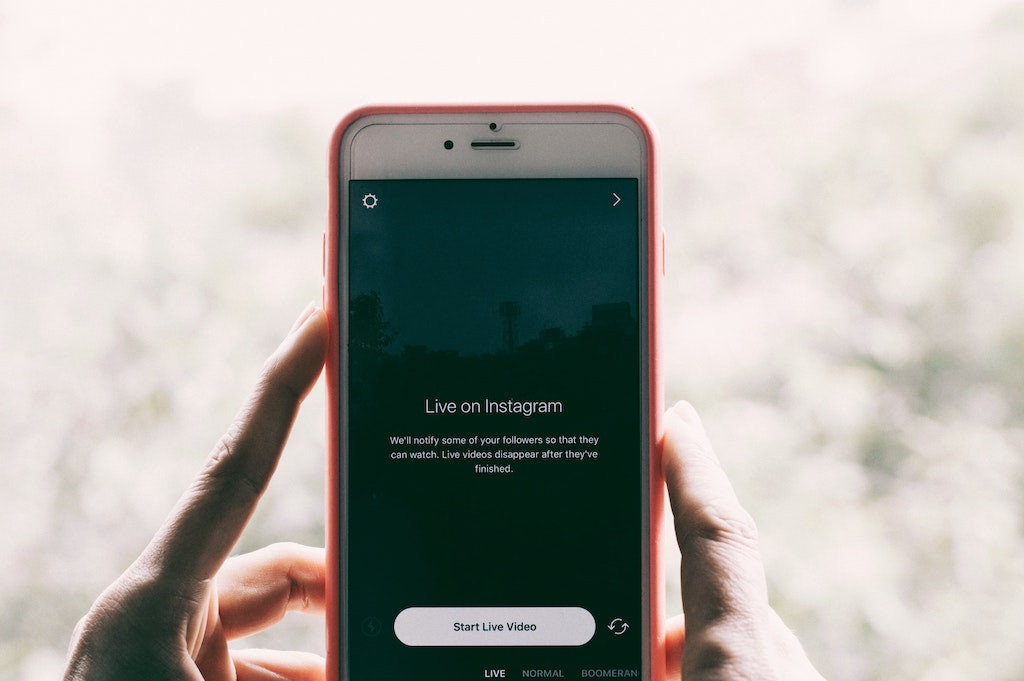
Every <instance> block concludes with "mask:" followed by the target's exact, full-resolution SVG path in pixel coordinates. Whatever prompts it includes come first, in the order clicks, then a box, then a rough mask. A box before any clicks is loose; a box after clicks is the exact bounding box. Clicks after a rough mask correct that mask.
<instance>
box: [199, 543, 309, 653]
mask: <svg viewBox="0 0 1024 681" xmlns="http://www.w3.org/2000/svg"><path fill="white" fill-rule="evenodd" d="M324 576H325V572H324V550H323V549H320V548H313V547H311V546H301V545H299V544H273V545H271V546H268V547H266V548H262V549H260V550H258V551H254V552H252V553H247V554H244V555H241V556H235V557H234V558H229V559H228V560H227V561H226V562H225V563H224V567H222V568H221V570H220V572H219V573H217V591H218V597H219V599H220V620H221V626H223V627H224V633H225V635H226V636H227V638H228V639H229V640H231V639H235V638H239V637H241V636H248V635H249V634H254V633H256V632H257V631H262V630H263V629H266V628H267V627H269V626H271V625H272V624H275V623H277V622H279V621H280V620H281V619H282V618H283V617H284V616H285V613H287V612H289V611H298V612H305V613H310V614H315V613H322V612H323V611H324Z"/></svg>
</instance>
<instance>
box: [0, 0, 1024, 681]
mask: <svg viewBox="0 0 1024 681" xmlns="http://www.w3.org/2000/svg"><path fill="white" fill-rule="evenodd" d="M831 7H832V9H831V12H832V14H830V15H829V16H830V17H831V18H830V19H829V21H830V22H832V23H831V24H828V25H839V24H844V22H852V23H857V22H859V24H858V26H859V28H857V29H856V30H855V31H853V32H852V33H843V34H842V35H844V36H846V40H847V41H848V42H849V44H837V45H833V46H830V47H831V48H832V49H829V50H825V49H823V48H822V47H821V41H822V40H827V36H825V37H818V39H817V41H814V40H811V41H801V40H798V39H796V38H795V37H792V36H790V37H789V39H788V40H779V41H777V43H773V44H771V45H768V46H765V47H763V48H761V49H760V50H758V51H757V52H756V53H754V54H751V55H749V56H748V57H745V58H743V59H741V60H738V61H737V63H735V64H733V65H731V66H730V67H729V68H726V69H724V70H723V71H722V72H721V73H718V74H717V75H715V76H714V77H709V78H707V79H706V80H703V81H700V82H698V83H688V84H686V85H685V86H683V85H680V84H675V83H663V84H659V86H658V88H657V90H658V94H657V95H656V96H655V97H653V98H652V100H651V102H650V103H649V104H648V105H646V107H645V108H646V109H647V113H648V114H649V115H650V116H651V118H652V119H653V120H654V122H655V124H656V126H657V127H658V128H659V129H660V132H661V142H662V165H663V173H664V175H663V190H664V191H663V194H664V218H665V226H666V231H667V232H668V245H669V265H668V270H669V274H668V276H667V277H666V285H665V294H666V295H665V339H666V344H665V358H664V360H665V362H664V366H665V367H666V371H667V379H668V380H667V385H668V398H669V400H674V399H677V398H683V397H685V398H686V399H689V400H691V401H693V402H694V403H696V404H697V406H698V408H699V409H700V410H701V412H702V414H703V415H704V418H705V422H706V425H707V426H708V429H709V431H710V433H711V436H712V439H713V441H714V442H715V443H716V446H717V448H718V452H719V455H720V456H721V458H722V460H723V463H724V465H725V466H726V468H727V470H728V472H729V474H730V476H731V478H732V479H733V480H734V482H735V484H736V486H737V488H738V491H739V494H740V497H741V499H742V500H743V501H744V503H745V504H746V505H748V506H749V508H750V510H751V511H752V513H753V515H754V517H755V518H757V519H758V522H759V525H760V528H761V533H762V542H763V549H764V553H765V558H766V563H767V570H768V575H769V583H770V589H771V595H772V598H773V602H774V604H775V605H776V607H777V608H778V609H779V610H780V612H781V613H782V614H783V616H784V618H785V619H786V621H787V622H788V623H789V624H790V625H791V626H793V627H794V629H795V630H796V631H797V632H798V634H799V636H800V638H801V640H803V641H804V643H805V646H806V647H807V649H808V651H809V653H810V654H811V657H812V659H814V661H815V662H816V663H817V664H818V665H819V667H820V668H821V669H822V671H823V672H824V673H825V675H826V677H827V678H829V679H832V680H833V681H874V680H881V679H885V680H886V681H894V680H901V679H921V680H927V681H945V680H946V679H964V678H985V679H989V680H993V681H1000V680H1010V679H1020V678H1024V632H1022V629H1021V627H1020V626H1019V621H1020V618H1021V614H1022V613H1024V551H1022V547H1024V542H1022V521H1024V470H1022V466H1024V461H1022V457H1021V453H1022V451H1024V390H1022V386H1024V267H1022V266H1021V264H1022V263H1024V224H1022V222H1024V191H1022V188H1024V170H1022V169H1021V168H1022V166H1021V162H1020V160H1021V159H1022V158H1024V3H1020V2H1015V3H1007V4H1006V5H1005V8H1004V9H1003V10H1002V11H1001V12H999V13H997V14H995V15H994V16H993V17H991V18H990V19H987V20H986V21H985V22H984V23H983V24H981V25H972V24H970V23H969V22H966V23H965V24H964V26H963V27H962V29H960V30H948V31H943V32H939V33H928V34H918V33H915V32H913V31H909V30H908V31H907V33H906V36H905V40H904V36H903V34H901V33H899V32H898V31H897V32H895V34H893V33H889V34H886V35H889V36H890V39H887V40H883V39H882V38H880V37H879V38H878V43H877V44H875V43H874V42H873V40H874V38H875V37H877V36H880V35H882V33H883V32H882V30H881V28H882V27H879V28H878V30H877V31H876V30H875V27H873V26H872V25H871V22H872V21H873V20H878V17H884V16H885V14H884V11H883V9H882V6H881V5H880V4H878V5H875V4H872V3H834V4H833V5H832V6H831ZM850 35H853V36H855V38H853V39H851V38H850V37H849V36H850ZM892 35H895V36H896V38H895V39H892V38H891V36H892ZM921 35H924V36H925V37H920V36H921ZM844 50H845V51H844ZM847 52H849V53H850V54H847ZM844 54H847V57H848V58H844V57H843V55H844ZM823 55H827V56H829V58H830V59H831V61H829V60H828V59H824V58H823ZM837 55H838V56H837ZM851 55H852V56H851ZM4 92H5V91H4V88H3V85H2V83H0V158H2V159H3V161H2V163H0V206H2V209H3V210H2V217H0V220H2V226H3V240H4V247H3V248H2V249H0V290H2V291H3V296H2V298H0V304H2V315H0V342H2V347H3V360H2V363H0V370H2V376H3V384H4V386H5V388H6V389H5V390H4V391H3V392H2V393H0V441H2V442H4V443H5V444H6V449H5V454H4V463H5V473H4V475H3V476H2V477H0V498H2V499H3V500H4V503H3V505H2V508H0V538H2V539H0V542H2V546H3V550H2V551H0V681H7V680H8V679H25V680H30V679H31V680H34V679H37V678H38V679H41V678H49V677H52V676H53V675H54V674H56V673H57V672H56V670H59V669H60V666H61V660H62V657H63V651H64V649H65V647H66V644H67V640H68V637H69V634H70V631H71V628H72V627H73V625H74V623H75V621H76V620H77V618H78V617H79V616H81V614H83V613H84V612H85V610H86V609H87V607H88V605H89V603H90V602H91V600H92V599H93V598H95V596H96V595H97V594H98V593H99V592H100V591H101V590H102V588H103V587H104V586H105V585H107V584H108V583H109V582H110V581H111V580H112V579H113V578H115V577H116V576H117V574H119V572H120V571H121V570H123V569H124V567H125V566H126V565H127V564H128V563H130V561H131V560H132V559H133V558H134V557H135V556H136V555H137V554H138V552H139V550H140V549H141V548H142V547H143V546H144V544H145V542H146V541H147V540H148V538H149V536H150V535H151V533H152V531H153V529H154V528H155V527H156V526H157V525H158V524H159V523H160V522H161V520H162V518H163V517H164V515H165V514H166V512H167V511H168V510H169V508H170V507H171V505H172V504H173V503H174V501H175V498H176V496H177V494H178V493H179V491H180V490H181V489H183V488H184V486H185V484H186V482H187V481H188V480H189V479H190V477H191V475H192V473H193V472H194V471H195V470H196V469H197V468H198V466H199V465H200V463H201V461H202V458H203V455H204V453H205V451H206V449H207V448H208V447H210V446H211V445H212V444H213V443H214V441H215V440H216V438H217V437H218V436H219V435H220V432H221V429H222V428H223V427H224V425H226V424H227V423H228V422H229V420H230V419H231V418H232V416H233V413H234V409H235V408H236V406H237V405H238V404H239V403H240V401H241V399H242V397H243V396H244V395H245V394H246V392H247V390H248V386H249V382H250V380H251V379H252V377H253V376H254V375H255V373H256V371H257V369H258V367H259V366H260V363H261V362H262V359H263V357H264V356H265V355H266V353H268V352H269V351H270V350H271V349H272V348H273V347H274V346H275V345H276V343H277V340H278V338H279V337H280V335H281V334H282V333H283V332H284V331H285V330H286V329H287V328H288V325H289V324H290V322H291V319H292V318H293V317H294V315H296V314H298V312H299V311H300V310H301V309H302V307H303V306H304V305H305V303H306V302H307V301H308V300H310V299H316V298H318V296H319V287H320V275H319V269H320V233H321V231H322V229H323V216H324V213H325V206H326V182H325V178H324V175H325V173H324V167H325V159H326V146H327V137H328V134H329V130H328V129H327V128H326V127H325V126H323V125H320V124H318V123H317V122H315V121H314V120H313V119H312V118H311V117H310V116H309V115H307V113H306V112H303V111H301V110H299V111H295V112H291V113H287V112H285V113H276V114H273V115H262V116H257V115H253V116H250V117H242V116H237V115H233V116H221V117H218V116H217V115H214V114H211V113H209V112H203V111H201V110H200V109H199V108H198V107H196V106H195V105H194V104H193V102H192V99H191V97H190V94H191V92H190V89H189V86H188V84H187V83H178V84H175V83H164V84H161V85H156V86H153V87H152V88H146V89H140V88H137V87H135V88H133V87H128V86H126V87H125V88H124V89H122V90H121V91H120V94H119V95H118V99H117V101H115V102H114V103H113V104H112V105H111V106H110V107H109V109H107V113H105V114H102V115H98V116H93V117H82V118H73V117H70V116H69V117H66V118H59V119H57V120H60V121H61V125H59V126H54V125H52V124H51V123H52V120H51V121H39V120H36V118H35V117H34V116H33V115H32V113H31V112H30V111H29V112H26V111H27V110H23V109H22V108H21V107H20V105H19V102H18V101H15V100H13V99H10V98H9V97H7V96H6V95H5V94H4ZM337 113H338V114H339V115H340V114H341V113H342V112H340V111H339V112H337ZM310 402H311V403H310V404H308V405H307V407H306V409H305V410H304V411H303V413H302V415H301V417H300V421H299V422H298V424H297V425H296V428H295V431H294V435H293V438H292V442H291V443H290V445H289V450H288V453H287V454H286V456H285V458H284V460H283V462H282V465H281V468H280V470H279V473H278V474H277V476H276V477H275V480H274V482H273V484H272V485H271V488H270V491H269V492H268V495H267V498H266V500H265V502H264V503H263V504H262V506H261V508H260V510H259V512H258V515H257V517H256V519H255V521H254V522H253V525H252V526H251V528H250V529H249V531H248V532H247V534H246V535H245V537H244V539H243V542H242V546H240V547H239V550H247V549H251V548H254V547H256V546H259V545H263V544H266V543H269V542H272V541H278V540H296V541H303V542H307V543H313V544H316V543H320V542H322V536H323V524H322V517H323V490H322V486H323V474H322V470H323V450H324V443H323V434H322V432H323V428H322V418H323V416H322V415H323V403H322V395H321V392H320V391H315V392H314V394H313V396H312V397H311V398H310ZM671 588H672V589H673V593H677V591H676V589H677V586H673V587H671ZM288 624H289V626H285V627H283V628H281V629H279V630H278V631H275V632H274V633H272V634H267V635H263V638H261V639H260V641H262V642H264V643H267V644H268V645H281V646H284V645H288V646H292V645H294V646H299V647H304V648H307V649H313V650H316V649H320V648H322V628H321V625H320V624H319V623H318V622H316V621H314V620H306V619H303V618H301V617H299V618H295V619H294V620H292V621H290V622H289V623H288Z"/></svg>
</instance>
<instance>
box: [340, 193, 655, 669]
mask: <svg viewBox="0 0 1024 681" xmlns="http://www.w3.org/2000/svg"><path fill="white" fill-rule="evenodd" d="M638 192H639V183H638V180H637V179H636V178H620V179H607V178H601V179H590V178H587V179H565V178H560V179H502V180H490V179H472V180H469V179H467V180H451V179H445V180H379V181H375V180H352V181H350V182H349V192H348V195H349V205H348V206H347V210H348V214H349V235H348V240H347V243H344V244H342V248H343V249H344V248H347V249H348V253H347V254H346V256H347V257H346V258H345V259H346V261H347V263H348V272H347V275H348V282H347V283H348V300H347V304H348V311H347V314H348V321H349V333H348V361H347V363H346V364H344V365H343V366H342V372H343V373H344V372H345V371H347V384H348V398H347V404H345V405H343V408H347V410H348V431H347V437H348V444H347V450H348V458H347V462H346V463H345V466H344V474H343V478H344V479H345V480H346V485H345V487H346V491H345V495H346V496H345V497H344V500H343V506H342V513H343V514H345V515H347V519H346V521H345V523H344V527H345V528H346V529H345V533H346V547H345V549H343V559H342V568H341V569H342V575H341V584H342V595H341V599H342V601H343V604H344V608H345V610H346V611H347V614H348V615H347V618H348V623H349V624H348V627H347V640H346V641H345V642H343V646H344V647H345V648H346V652H345V656H346V657H347V666H348V669H349V672H350V678H352V679H354V680H355V681H371V680H377V679H379V680H381V681H384V680H387V681H393V680H394V679H422V680H425V681H433V680H438V681H440V680H442V679H443V680H445V681H451V680H453V679H454V680H458V679H480V678H508V679H523V678H565V679H580V678H640V677H641V673H642V659H643V650H644V646H645V643H646V642H645V641H643V640H642V638H643V637H642V630H643V627H642V626H641V624H642V619H641V618H642V617H643V615H644V612H645V609H644V607H643V601H644V588H645V569H644V562H643V556H644V555H645V552H644V545H645V542H646V541H647V538H646V536H645V535H644V532H643V523H644V518H645V515H644V508H645V503H646V500H645V498H644V492H643V490H644V484H645V480H646V477H645V476H646V468H645V466H646V453H645V445H644V442H645V438H644V432H645V431H644V429H645V427H646V421H645V417H644V397H645V394H646V393H645V390H646V383H645V382H644V380H643V377H642V371H643V370H644V361H643V357H642V352H641V349H642V348H643V347H645V345H644V343H645V338H646V336H645V334H644V332H643V329H644V328H645V327H644V325H645V323H646V314H647V311H646V305H645V304H644V303H643V302H642V301H643V299H644V290H643V270H642V268H641V266H640V263H641V262H645V257H646V254H645V253H644V252H642V251H643V248H644V246H643V240H642V239H641V234H642V226H641V223H640V220H639V215H640V205H639V194H638Z"/></svg>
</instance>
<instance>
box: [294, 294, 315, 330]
mask: <svg viewBox="0 0 1024 681" xmlns="http://www.w3.org/2000/svg"><path fill="white" fill-rule="evenodd" d="M316 311H317V304H316V303H315V302H310V303H309V305H306V309H305V310H303V311H302V314H300V315H299V318H298V319H296V320H295V323H294V324H292V328H291V330H290V331H289V332H288V335H289V336H290V335H292V334H293V333H295V332H296V331H298V330H299V329H300V328H302V325H303V323H305V321H306V320H307V319H309V318H310V317H312V316H313V313H314V312H316Z"/></svg>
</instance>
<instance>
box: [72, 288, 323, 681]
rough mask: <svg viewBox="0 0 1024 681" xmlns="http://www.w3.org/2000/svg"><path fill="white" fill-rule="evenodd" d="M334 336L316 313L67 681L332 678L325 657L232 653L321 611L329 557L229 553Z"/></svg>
mask: <svg viewBox="0 0 1024 681" xmlns="http://www.w3.org/2000/svg"><path fill="white" fill-rule="evenodd" d="M327 339H328V329H327V319H326V316H325V315H324V313H323V311H322V310H320V309H318V308H316V307H315V306H313V305H310V307H309V308H307V309H306V311H305V312H303V314H302V315H301V316H300V317H299V319H298V320H297V321H296V323H295V326H294V327H293V328H292V330H291V332H290V333H289V334H288V336H287V337H286V338H285V339H284V341H283V342H282V343H281V345H280V346H279V347H278V348H277V350H276V351H275V352H274V354H273V355H271V357H270V359H268V360H267V363H266V364H265V365H264V368H263V372H262V374H261V375H260V379H259V381H258V382H257V385H256V388H255V389H254V390H253V393H252V395H251V396H250V398H249V400H248V401H247V402H246V404H245V406H244V407H243V408H242V410H241V412H240V413H239V415H238V416H237V417H236V419H235V422H234V423H233V424H232V426H231V427H230V428H228V431H227V433H226V434H225V435H224V437H223V438H221V440H220V442H219V443H218V444H217V446H216V447H215V448H214V450H213V453H212V454H211V455H210V457H209V459H208V461H207V462H206V465H205V466H204V467H203V469H202V471H200V473H199V475H198V476H197V477H196V478H195V480H194V481H193V482H192V484H191V486H190V487H189V488H188V490H187V491H186V492H185V494H184V496H182V498H181V499H180V500H179V502H178V504H177V506H175V508H174V510H173V511H172V512H171V514H170V516H169V517H168V519H167V520H166V521H165V523H164V525H163V527H161V528H160V530H159V531H158V532H157V534H156V536H155V537H154V538H153V540H152V541H151V542H150V544H149V546H147V547H146V549H145V551H143V553H142V555H141V556H140V557H139V558H138V559H137V560H136V561H135V562H134V563H133V564H132V565H131V566H130V567H129V568H128V569H127V570H126V571H125V573H124V574H123V575H121V577H120V578H118V579H117V581H115V582H114V583H113V584H112V585H111V586H110V587H108V588H107V590H106V591H104V592H103V594H102V595H101V596H100V597H99V599H97V601H96V602H95V603H94V604H93V606H92V608H91V609H90V610H89V612H88V613H87V614H86V615H85V617H83V618H82V620H81V621H80V622H79V623H78V627H77V628H76V630H75V634H74V636H73V638H72V641H71V648H70V652H69V658H68V665H67V669H66V671H65V673H64V679H65V681H98V680H100V679H120V680H123V679H147V680H157V679H175V680H178V679H192V680H194V681H197V680H201V679H205V680H207V681H213V680H215V679H216V680H218V681H220V680H222V679H224V680H230V681H235V680H237V681H250V680H254V679H276V680H281V679H294V680H303V681H304V680H306V679H318V680H319V679H323V678H324V661H323V658H321V657H319V656H318V655H313V654H310V653H300V652H295V651H270V650H229V649H228V645H227V643H228V641H229V640H231V639H234V638H237V637H240V636H245V635H247V634H251V633H254V632H256V631H259V630H261V629H264V628H266V627H268V626H270V625H271V624H273V623H275V622H277V621H278V620H280V619H281V618H282V617H283V616H284V614H285V613H286V612H287V611H289V610H299V611H303V612H311V613H322V612H323V608H324V553H323V549H316V548H309V547H304V546H299V545H297V544H275V545H273V546H269V547H267V548H264V549H261V550H259V551H255V552H253V553H250V554H246V555H243V556H238V557H235V558H231V559H227V556H228V554H229V553H230V552H231V549H232V548H233V547H234V545H235V543H236V542H237V541H238V538H239V536H240V535H241V533H242V530H243V529H244V528H245V526H246V523H248V521H249V518H250V516H251V515H252V512H253V510H254V509H255V507H256V503H257V502H258V501H259V499H260V497H261V496H262V494H263V491H264V489H266V486H267V483H268V482H269V481H270V477H271V475H273V472H274V469H275V468H276V466H277V461H278V458H279V457H280V454H281V449H282V448H283V447H284V443H285V440H286V439H287V437H288V432H289V430H290V429H291V425H292V423H293V421H294V419H295V414H296V412H297V410H298V407H299V404H300V403H301V402H302V400H303V398H304V397H305V396H306V394H307V393H308V392H309V390H310V389H311V388H312V386H313V383H314V382H315V381H316V379H317V377H318V376H319V375H320V370H321V368H322V367H323V363H324V357H325V356H326V352H327ZM226 559H227V560H226Z"/></svg>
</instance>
